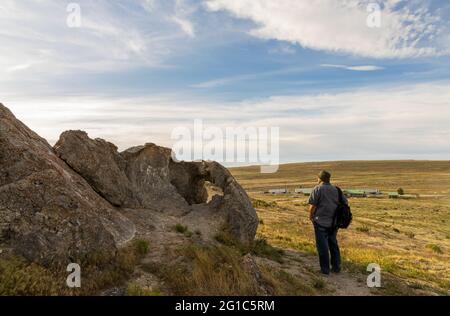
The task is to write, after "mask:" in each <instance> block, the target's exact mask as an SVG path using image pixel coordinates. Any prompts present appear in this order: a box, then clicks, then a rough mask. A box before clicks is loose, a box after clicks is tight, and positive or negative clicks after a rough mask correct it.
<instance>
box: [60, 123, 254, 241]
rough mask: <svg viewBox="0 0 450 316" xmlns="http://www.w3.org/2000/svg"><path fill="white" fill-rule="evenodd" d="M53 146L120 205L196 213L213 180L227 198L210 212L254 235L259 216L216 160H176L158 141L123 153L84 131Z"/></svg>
mask: <svg viewBox="0 0 450 316" xmlns="http://www.w3.org/2000/svg"><path fill="white" fill-rule="evenodd" d="M54 150H55V152H56V153H57V154H58V155H59V157H60V158H61V159H63V160H64V161H65V162H66V163H67V164H68V165H69V166H71V167H72V168H73V169H74V170H75V171H76V172H77V173H79V174H80V175H82V176H83V177H84V178H85V179H86V180H87V181H88V182H89V183H90V184H91V186H92V187H93V188H94V189H95V190H96V191H97V192H99V193H100V194H101V195H102V196H103V197H104V198H105V199H107V200H108V201H110V202H111V203H113V204H115V205H118V206H121V207H127V208H150V209H157V210H160V211H162V212H166V213H168V214H171V215H178V216H182V215H183V214H186V213H189V212H192V211H195V208H192V207H191V206H192V205H196V204H206V202H207V199H208V193H207V190H206V188H205V182H206V181H208V182H210V183H212V184H213V185H215V186H217V187H219V188H221V189H222V191H223V196H220V197H219V196H217V197H216V198H215V199H214V201H213V202H211V203H210V204H208V205H207V206H208V207H209V209H210V212H211V213H216V214H220V215H221V218H222V219H223V222H224V224H227V226H228V229H229V230H230V232H231V233H232V234H233V235H234V236H235V237H237V238H238V239H240V240H242V241H250V240H253V238H254V237H255V234H256V229H257V226H258V218H257V215H256V211H255V210H254V208H253V206H252V204H251V202H250V199H249V198H248V196H247V194H246V193H245V191H244V189H243V188H242V187H241V186H240V185H239V184H238V183H237V181H236V180H235V179H234V177H233V176H232V175H231V173H230V172H229V171H228V170H227V169H226V168H224V167H223V166H221V165H220V164H218V163H216V162H206V161H202V162H176V161H174V160H173V159H172V151H171V150H170V149H168V148H163V147H159V146H156V145H154V144H147V145H145V146H139V147H133V148H130V149H128V150H126V151H124V152H121V153H119V152H118V151H117V148H116V147H115V146H114V145H112V144H110V143H107V142H105V141H104V140H100V139H96V140H92V139H90V138H89V137H88V135H87V134H86V133H84V132H81V131H68V132H65V133H63V134H62V135H61V137H60V139H59V141H58V142H57V143H56V145H55V146H54ZM109 170H111V172H108V171H109ZM117 184H119V185H117ZM117 196H120V197H121V198H120V199H118V198H117Z"/></svg>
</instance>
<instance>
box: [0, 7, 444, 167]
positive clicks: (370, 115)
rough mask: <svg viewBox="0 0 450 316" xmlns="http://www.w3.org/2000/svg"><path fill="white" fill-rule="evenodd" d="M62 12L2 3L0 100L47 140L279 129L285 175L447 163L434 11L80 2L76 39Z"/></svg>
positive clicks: (438, 24) (123, 140)
mask: <svg viewBox="0 0 450 316" xmlns="http://www.w3.org/2000/svg"><path fill="white" fill-rule="evenodd" d="M70 2H71V1H56V0H55V1H52V0H47V1H38V0H4V1H2V2H1V3H0V40H1V43H2V45H1V47H0V102H2V103H4V104H5V105H7V106H8V107H10V108H11V109H12V110H13V111H14V112H15V113H16V114H17V116H18V117H19V118H21V119H22V120H23V121H25V123H27V124H28V125H30V126H31V127H32V128H33V129H35V130H36V131H37V132H39V133H40V134H41V135H42V136H44V137H46V138H47V139H48V140H49V141H50V142H54V141H56V140H57V138H58V137H59V134H60V133H61V132H62V131H64V130H66V129H84V130H86V131H88V133H89V134H90V135H91V136H93V137H102V138H106V139H108V140H110V141H112V142H114V143H116V144H118V145H119V147H120V148H121V149H125V148H127V147H130V146H133V145H137V144H141V143H145V142H156V143H159V144H162V145H166V146H170V145H171V144H172V140H171V139H170V134H171V130H173V128H175V127H177V126H180V125H189V124H192V122H193V120H194V119H198V118H200V119H203V120H204V121H205V124H208V123H210V124H213V125H216V126H222V127H227V126H278V127H280V136H281V139H280V141H281V148H280V154H281V157H280V158H281V161H282V162H293V161H312V160H336V159H450V127H449V126H450V124H449V123H450V89H449V88H450V82H449V81H450V67H449V66H450V57H449V56H450V25H449V21H450V2H448V1H446V0H428V1H415V0H408V1H402V0H386V1H369V0H345V1H338V0H316V1H310V0H309V1H307V0H304V1H303V0H279V1H274V0H271V1H270V0H129V1H125V0H122V1H120V0H119V1H106V0H96V1H87V0H86V1H78V2H76V1H75V2H76V3H78V4H79V5H80V8H81V27H80V28H69V27H67V24H66V20H67V17H68V13H67V12H66V8H67V5H68V4H69V3H70ZM72 2H73V1H72ZM371 3H378V4H379V7H380V9H381V12H380V16H379V17H380V20H379V21H380V27H369V26H368V25H367V18H368V17H369V15H370V13H371V12H368V11H367V7H368V5H370V4H371Z"/></svg>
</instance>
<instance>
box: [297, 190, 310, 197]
mask: <svg viewBox="0 0 450 316" xmlns="http://www.w3.org/2000/svg"><path fill="white" fill-rule="evenodd" d="M313 190H314V189H295V191H294V192H295V194H303V195H305V196H310V195H311V193H312V191H313Z"/></svg>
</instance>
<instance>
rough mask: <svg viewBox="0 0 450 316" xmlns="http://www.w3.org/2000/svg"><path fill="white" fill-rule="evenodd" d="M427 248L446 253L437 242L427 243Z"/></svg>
mask: <svg viewBox="0 0 450 316" xmlns="http://www.w3.org/2000/svg"><path fill="white" fill-rule="evenodd" d="M427 248H428V249H431V250H433V251H434V252H435V253H438V254H443V253H444V252H443V251H442V249H441V247H439V246H438V245H435V244H429V245H427Z"/></svg>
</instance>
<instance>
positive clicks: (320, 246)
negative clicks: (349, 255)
mask: <svg viewBox="0 0 450 316" xmlns="http://www.w3.org/2000/svg"><path fill="white" fill-rule="evenodd" d="M314 232H315V235H316V247H317V252H318V253H319V261H320V270H321V271H322V273H324V274H330V255H331V267H332V271H333V272H340V271H341V253H340V251H339V245H338V242H337V239H336V236H337V232H338V228H334V227H332V228H327V227H323V226H320V225H318V224H316V223H314Z"/></svg>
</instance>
